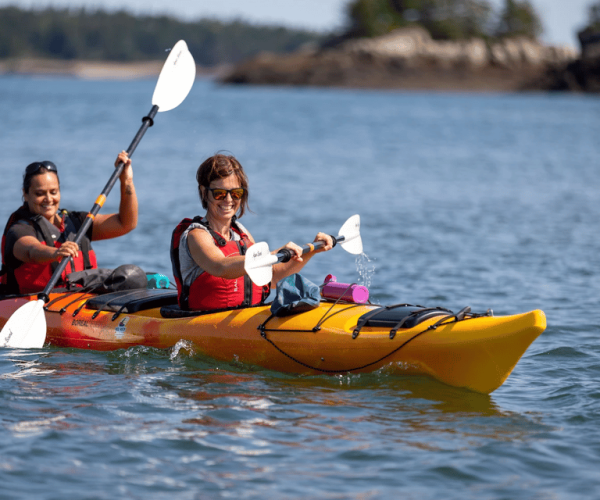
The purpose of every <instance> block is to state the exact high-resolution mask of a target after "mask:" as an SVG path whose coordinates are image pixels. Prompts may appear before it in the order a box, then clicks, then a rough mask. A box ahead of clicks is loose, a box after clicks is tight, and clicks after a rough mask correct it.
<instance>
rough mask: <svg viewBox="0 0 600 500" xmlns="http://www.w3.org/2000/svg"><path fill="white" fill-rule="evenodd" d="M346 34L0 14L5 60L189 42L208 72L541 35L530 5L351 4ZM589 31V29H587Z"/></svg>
mask: <svg viewBox="0 0 600 500" xmlns="http://www.w3.org/2000/svg"><path fill="white" fill-rule="evenodd" d="M346 17H347V23H346V24H347V29H346V31H345V32H344V33H343V34H342V35H341V36H340V34H339V33H338V34H334V33H328V34H324V33H316V32H310V31H305V30H297V29H289V28H284V27H273V26H257V25H253V24H250V23H246V22H242V21H234V22H222V21H218V20H214V19H200V20H198V21H194V22H185V21H181V20H178V19H175V18H173V17H169V16H138V15H133V14H131V13H128V12H126V11H119V12H106V11H103V10H90V9H86V8H81V9H56V8H46V9H43V10H25V9H20V8H18V7H4V8H0V59H8V58H22V57H39V58H49V59H66V60H70V59H71V60H73V59H81V60H102V61H121V62H127V61H147V60H157V59H161V58H162V56H161V54H162V53H163V52H164V50H165V49H166V48H169V47H171V46H172V45H173V44H174V43H175V42H176V41H177V40H180V39H184V40H185V41H186V43H187V44H188V47H189V48H190V51H191V52H192V54H193V55H194V58H195V60H196V62H197V63H198V64H200V65H203V66H215V65H219V64H222V63H236V62H239V61H241V60H244V59H247V58H250V57H252V56H254V55H256V54H258V53H260V52H262V51H268V52H275V53H286V52H293V51H295V50H297V49H299V48H300V47H302V46H303V45H305V44H315V45H322V46H327V45H330V44H335V43H339V41H341V40H343V39H347V38H356V37H373V36H379V35H383V34H386V33H389V32H390V31H392V30H393V29H396V28H400V27H405V26H411V25H419V26H422V27H424V28H425V29H427V30H428V31H429V33H431V35H432V37H433V38H434V39H437V40H460V39H468V38H472V37H481V38H484V39H498V38H503V37H510V36H517V35H522V36H527V37H530V38H532V39H537V38H538V37H539V36H540V34H541V33H542V25H541V22H540V19H539V16H538V14H537V13H536V11H535V10H534V8H533V7H532V5H531V3H530V2H529V0H504V4H503V5H502V6H501V7H500V8H497V9H495V8H494V7H492V5H491V4H490V2H489V0H349V2H348V4H347V7H346ZM586 30H588V31H589V30H592V31H598V30H600V1H599V0H595V1H594V2H593V3H592V4H591V6H590V8H589V25H588V27H587V28H586ZM584 31H585V30H584Z"/></svg>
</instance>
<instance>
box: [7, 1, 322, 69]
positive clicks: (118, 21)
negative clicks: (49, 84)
mask: <svg viewBox="0 0 600 500" xmlns="http://www.w3.org/2000/svg"><path fill="white" fill-rule="evenodd" d="M323 38H324V35H323V34H318V33H313V32H309V31H303V30H295V29H287V28H283V27H270V26H255V25H252V24H249V23H244V22H240V21H234V22H221V21H217V20H212V19H201V20H199V21H196V22H184V21H180V20H177V19H175V18H173V17H169V16H136V15H133V14H130V13H128V12H126V11H120V12H111V13H109V12H106V11H103V10H94V11H90V10H87V9H77V10H72V9H55V8H47V9H43V10H24V9H20V8H17V7H5V8H0V59H7V58H21V57H39V58H49V59H66V60H73V59H81V60H103V61H121V62H127V61H147V60H156V59H161V58H162V57H163V56H162V55H161V54H163V55H164V51H165V49H166V48H169V47H172V46H173V45H174V43H175V42H177V40H181V39H183V40H185V41H186V43H187V45H188V47H189V49H190V52H191V53H192V54H193V55H194V59H195V60H196V62H197V64H200V65H203V66H214V65H218V64H220V63H235V62H238V61H240V60H242V59H245V58H248V57H251V56H253V55H256V54H257V53H259V52H261V51H270V52H278V53H285V52H291V51H294V50H297V49H298V48H299V47H301V46H302V45H304V44H307V43H319V42H321V40H322V39H323Z"/></svg>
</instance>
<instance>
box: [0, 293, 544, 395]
mask: <svg viewBox="0 0 600 500" xmlns="http://www.w3.org/2000/svg"><path fill="white" fill-rule="evenodd" d="M33 300H36V297H35V295H33V296H20V297H6V298H4V299H0V325H1V324H4V323H6V321H7V319H8V318H9V317H10V316H11V314H12V313H13V312H14V311H15V310H16V309H17V308H19V307H20V306H22V305H23V304H24V303H27V302H28V301H33ZM45 315H46V321H47V336H46V342H47V345H50V346H56V347H69V348H77V349H92V350H98V351H110V350H116V349H127V348H129V347H133V346H139V345H144V346H148V347H154V348H158V349H168V348H172V347H173V346H174V345H176V344H177V343H178V342H179V341H181V340H184V341H187V342H189V343H190V345H191V346H193V350H194V352H195V353H196V354H199V355H203V356H207V357H210V358H213V359H215V360H217V361H222V362H226V363H229V362H232V361H239V362H241V363H244V364H248V365H254V366H258V367H262V368H265V369H268V370H274V371H279V372H286V373H295V374H298V375H319V374H321V375H322V374H347V373H357V374H358V373H370V372H374V371H378V370H384V371H385V373H390V374H398V375H402V376H404V375H413V374H416V375H428V376H431V377H433V378H435V379H437V380H439V381H441V382H444V383H446V384H448V385H452V386H454V387H462V388H467V389H470V390H474V391H477V392H482V393H486V394H489V393H491V392H492V391H494V390H495V389H497V388H498V387H500V386H501V385H502V384H503V383H504V381H505V380H506V379H507V377H508V376H509V375H510V373H511V372H512V370H513V369H514V367H515V366H516V364H517V362H518V361H519V359H520V358H521V357H522V355H523V354H524V353H525V351H526V350H527V348H528V347H529V345H530V344H531V343H532V342H533V341H534V340H535V339H536V338H537V337H538V336H539V335H540V334H541V333H542V332H543V331H544V330H545V328H546V318H545V315H544V313H543V312H542V311H540V310H534V311H530V312H526V313H521V314H516V315H510V316H493V315H492V314H491V311H487V312H486V313H484V314H475V313H472V312H471V311H470V309H469V308H464V309H463V310H461V311H459V312H458V313H456V314H455V313H453V312H452V311H450V310H448V309H444V308H441V307H424V306H413V305H410V304H396V305H392V306H379V305H374V304H355V303H348V302H342V301H338V302H337V303H333V302H325V301H324V302H322V303H321V304H320V305H319V306H317V307H316V308H315V309H312V310H309V311H306V312H303V313H300V314H293V315H290V316H283V317H274V316H272V315H271V312H270V305H269V304H266V305H259V306H252V307H244V308H234V309H227V310H221V311H209V312H194V311H181V310H180V309H179V307H178V306H177V294H176V291H175V290H165V289H140V290H130V291H123V292H113V293H108V294H104V295H96V294H92V293H88V292H86V291H83V290H73V291H59V290H55V291H54V292H53V293H51V296H50V301H49V302H48V303H47V304H46V306H45ZM356 332H357V333H356Z"/></svg>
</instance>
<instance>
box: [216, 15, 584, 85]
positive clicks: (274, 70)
mask: <svg viewBox="0 0 600 500" xmlns="http://www.w3.org/2000/svg"><path fill="white" fill-rule="evenodd" d="M578 57H579V55H578V54H577V52H576V51H575V50H572V49H568V48H562V47H550V46H545V45H542V44H539V43H536V42H533V41H531V40H529V39H527V38H512V39H506V40H503V41H499V42H495V43H492V44H489V43H486V41H484V40H482V39H473V40H468V41H461V42H444V41H436V40H433V39H432V38H431V36H430V35H429V33H428V32H427V31H426V30H424V29H422V28H418V27H412V28H404V29H398V30H395V31H393V32H391V33H389V34H387V35H385V36H381V37H378V38H370V39H358V40H345V41H342V42H340V43H339V44H336V45H335V46H333V47H322V48H307V49H304V50H302V51H298V52H295V53H293V54H288V55H274V54H261V55H260V56H258V57H256V58H254V59H251V60H248V61H245V62H243V63H241V64H239V65H237V66H235V67H233V68H232V69H231V71H229V72H228V73H226V74H224V76H223V77H221V78H220V81H221V82H223V83H237V84H256V85H312V86H334V87H351V88H383V89H407V90H439V91H500V92H507V91H521V90H551V89H555V88H559V87H560V85H557V84H556V82H554V81H553V77H555V76H556V75H558V74H560V73H561V72H564V71H565V69H566V68H568V67H571V66H573V65H574V64H576V62H577V61H578Z"/></svg>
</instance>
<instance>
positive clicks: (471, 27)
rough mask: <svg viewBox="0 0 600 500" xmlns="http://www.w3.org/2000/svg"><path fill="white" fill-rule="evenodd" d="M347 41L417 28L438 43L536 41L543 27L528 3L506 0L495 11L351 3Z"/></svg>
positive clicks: (381, 0) (463, 5)
mask: <svg viewBox="0 0 600 500" xmlns="http://www.w3.org/2000/svg"><path fill="white" fill-rule="evenodd" d="M348 17H349V19H350V28H349V30H348V32H347V33H346V35H345V37H351V38H353V37H359V36H367V37H372V36H378V35H383V34H385V33H389V32H390V31H392V30H393V29H396V28H401V27H404V26H410V25H415V24H418V25H420V26H422V27H424V28H425V29H426V30H427V31H429V33H430V34H431V36H432V38H433V39H436V40H464V39H468V38H473V37H479V38H484V39H499V38H505V37H513V36H519V35H520V36H526V37H529V38H531V39H534V40H536V39H537V38H538V37H539V36H540V35H541V33H542V24H541V22H540V18H539V16H538V14H537V13H536V11H535V9H534V8H533V6H532V5H531V3H530V2H529V1H528V0H505V1H504V4H503V6H502V7H501V8H500V9H495V8H494V7H493V6H492V4H491V3H490V2H489V1H487V0H352V1H351V2H350V3H349V4H348Z"/></svg>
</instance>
